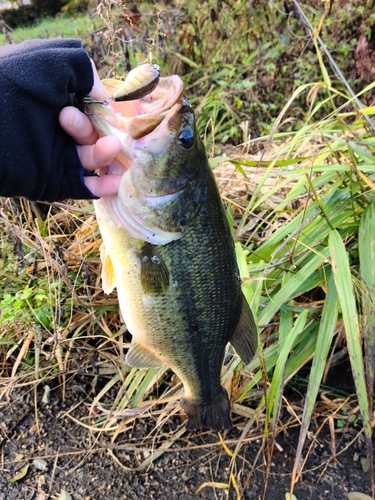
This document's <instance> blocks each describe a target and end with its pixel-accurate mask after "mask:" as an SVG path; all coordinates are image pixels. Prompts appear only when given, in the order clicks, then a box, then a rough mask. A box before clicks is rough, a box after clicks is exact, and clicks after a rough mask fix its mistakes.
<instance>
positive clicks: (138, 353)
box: [125, 339, 163, 368]
mask: <svg viewBox="0 0 375 500" xmlns="http://www.w3.org/2000/svg"><path fill="white" fill-rule="evenodd" d="M125 363H126V364H127V365H128V366H132V367H134V368H158V367H159V366H161V365H162V364H163V362H162V361H161V360H160V359H159V358H158V357H157V356H155V354H153V353H152V352H151V351H150V350H149V349H147V347H145V346H144V345H143V344H141V343H140V342H137V341H136V340H134V339H133V340H132V343H131V345H130V348H129V351H128V352H127V354H126V356H125Z"/></svg>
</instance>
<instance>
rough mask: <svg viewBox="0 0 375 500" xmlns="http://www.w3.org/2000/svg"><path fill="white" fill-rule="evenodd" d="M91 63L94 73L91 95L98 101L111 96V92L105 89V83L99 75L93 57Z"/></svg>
mask: <svg viewBox="0 0 375 500" xmlns="http://www.w3.org/2000/svg"><path fill="white" fill-rule="evenodd" d="M91 64H92V71H93V74H94V85H93V87H92V89H91V92H90V95H91V97H93V98H94V99H96V100H97V101H103V100H104V99H107V98H108V97H110V95H111V94H110V93H109V92H108V91H107V90H106V89H105V87H104V85H103V84H102V82H101V81H100V77H99V75H98V72H97V71H96V67H95V64H94V61H93V60H92V59H91Z"/></svg>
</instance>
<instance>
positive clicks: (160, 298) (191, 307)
mask: <svg viewBox="0 0 375 500" xmlns="http://www.w3.org/2000/svg"><path fill="white" fill-rule="evenodd" d="M199 172H200V174H199V183H200V186H199V192H200V200H199V207H198V211H197V214H196V216H195V218H193V220H192V222H191V223H190V225H189V226H188V228H187V229H186V230H185V232H184V236H183V237H182V238H181V239H180V240H177V241H173V242H171V243H169V244H168V245H164V246H158V247H152V246H151V245H148V244H147V243H146V244H145V249H144V250H143V253H144V255H146V256H147V260H146V262H145V266H144V267H143V266H142V272H141V275H142V274H143V271H145V273H147V274H148V273H149V262H150V255H151V253H152V251H151V250H150V248H155V255H156V256H157V259H158V258H160V259H161V262H157V264H156V267H157V266H159V269H160V280H161V284H160V286H158V285H157V284H155V273H150V276H152V279H151V280H150V286H149V287H148V286H147V284H146V283H147V279H145V286H144V292H145V293H146V294H147V293H149V294H151V293H152V292H150V289H149V288H150V287H151V289H153V290H155V289H156V290H161V289H162V287H163V286H164V285H165V283H166V282H168V288H167V289H166V290H165V291H164V293H160V294H159V295H157V297H156V300H157V305H156V307H155V314H156V315H157V316H158V323H159V324H160V325H163V326H162V327H161V330H160V332H159V335H158V334H157V332H155V335H153V342H152V344H153V345H152V346H151V347H152V350H153V351H154V352H155V353H156V354H157V355H158V356H159V357H160V358H161V359H165V360H168V361H169V362H168V364H169V365H170V366H171V367H172V369H173V370H174V371H175V372H176V374H177V375H178V376H179V377H180V378H181V380H182V382H183V383H184V387H185V396H184V398H183V399H182V401H181V405H182V406H183V408H184V410H185V412H186V414H187V418H188V421H187V427H188V428H201V427H208V428H211V429H213V430H222V429H228V428H230V427H231V419H230V412H229V400H228V396H227V393H226V391H225V389H223V388H222V387H221V383H220V375H221V368H222V364H223V359H224V354H225V348H226V345H227V343H228V342H229V341H230V340H231V338H232V337H234V335H235V332H236V328H237V325H238V324H239V323H240V316H241V312H242V309H243V295H242V291H241V285H240V279H239V275H238V268H237V264H236V259H235V253H234V245H233V240H232V236H231V233H230V229H229V225H228V222H227V219H226V216H225V213H224V209H223V207H222V204H221V200H220V195H219V192H218V189H217V186H216V182H215V180H214V177H213V175H212V172H211V169H210V167H209V165H208V162H207V159H206V157H205V153H204V156H203V155H202V156H201V165H200V166H199ZM147 246H149V247H150V248H148V249H147ZM151 258H152V257H151ZM164 267H165V268H166V269H168V279H167V278H166V276H165V269H164ZM156 274H157V272H156ZM171 303H173V306H172V307H171ZM244 308H245V309H246V308H247V310H246V314H247V316H246V314H245V323H244V324H243V325H242V327H241V328H242V329H241V331H239V332H237V337H238V338H237V344H238V345H240V346H242V345H244V346H245V347H244V352H246V353H247V354H244V357H245V358H249V357H252V355H253V354H254V352H255V348H256V341H255V339H256V328H255V324H254V321H253V319H252V315H251V311H250V309H249V307H248V306H247V304H246V303H245V306H244ZM249 314H250V316H249ZM246 317H247V321H246ZM153 324H154V325H155V322H154V323H153ZM246 346H247V347H246ZM171 360H172V362H171Z"/></svg>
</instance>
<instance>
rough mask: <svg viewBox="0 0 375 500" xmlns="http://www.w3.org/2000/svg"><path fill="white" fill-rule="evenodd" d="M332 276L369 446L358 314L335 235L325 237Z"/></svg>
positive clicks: (344, 256)
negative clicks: (328, 249) (329, 255)
mask: <svg viewBox="0 0 375 500" xmlns="http://www.w3.org/2000/svg"><path fill="white" fill-rule="evenodd" d="M329 248H330V252H331V259H332V269H333V276H334V280H335V285H336V289H337V294H338V297H339V300H340V305H341V311H342V317H343V321H344V326H345V332H346V339H347V343H348V352H349V358H350V364H351V367H352V373H353V378H354V384H355V387H356V392H357V397H358V403H359V407H360V412H361V417H362V421H363V428H364V432H365V436H366V438H367V442H368V443H370V442H371V418H370V407H369V401H368V397H367V391H366V378H365V365H364V360H363V355H362V338H361V332H360V328H359V318H358V311H357V307H356V302H355V294H354V288H353V281H352V275H351V272H350V265H349V259H348V255H347V252H346V249H345V245H344V242H343V240H342V238H341V236H340V234H339V233H338V231H336V230H335V231H332V232H331V234H330V236H329Z"/></svg>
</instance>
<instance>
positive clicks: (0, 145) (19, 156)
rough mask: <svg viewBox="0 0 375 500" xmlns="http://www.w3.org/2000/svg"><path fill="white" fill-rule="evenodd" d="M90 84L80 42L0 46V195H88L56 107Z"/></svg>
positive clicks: (53, 197)
mask: <svg viewBox="0 0 375 500" xmlns="http://www.w3.org/2000/svg"><path fill="white" fill-rule="evenodd" d="M92 86H93V72H92V67H91V63H90V58H89V55H88V53H87V52H86V51H85V50H84V49H83V47H82V42H81V41H80V40H72V39H56V40H29V41H27V42H23V43H21V44H19V45H7V46H4V47H1V48H0V124H1V125H0V196H7V197H11V196H23V197H25V198H28V199H30V200H40V201H50V202H52V201H57V200H63V199H66V198H75V199H84V198H94V196H93V195H92V193H91V192H90V191H89V190H88V189H87V188H86V187H85V185H84V182H83V174H84V170H83V168H82V165H81V163H80V161H79V158H78V153H77V146H76V144H75V142H74V140H73V139H72V138H71V137H70V136H69V135H68V134H66V133H65V132H64V131H63V129H62V128H61V127H60V124H59V120H58V117H59V113H60V111H61V109H62V108H64V107H65V106H68V105H72V104H73V102H74V99H75V98H78V99H81V98H82V97H83V96H85V95H87V94H88V93H89V92H90V90H91V88H92Z"/></svg>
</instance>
